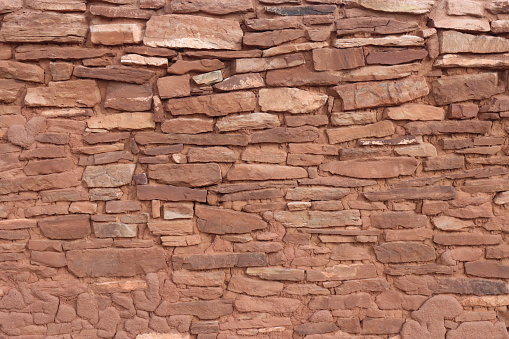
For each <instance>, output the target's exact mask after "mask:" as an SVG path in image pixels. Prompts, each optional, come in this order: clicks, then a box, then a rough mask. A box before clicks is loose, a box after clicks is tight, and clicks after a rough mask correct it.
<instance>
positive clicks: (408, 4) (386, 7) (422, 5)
mask: <svg viewBox="0 0 509 339" xmlns="http://www.w3.org/2000/svg"><path fill="white" fill-rule="evenodd" d="M352 2H354V3H356V4H358V5H359V6H361V7H364V8H367V9H371V10H374V11H382V12H389V13H409V14H425V13H428V12H429V11H430V10H431V8H432V7H433V5H434V4H435V0H423V1H413V0H353V1H352Z"/></svg>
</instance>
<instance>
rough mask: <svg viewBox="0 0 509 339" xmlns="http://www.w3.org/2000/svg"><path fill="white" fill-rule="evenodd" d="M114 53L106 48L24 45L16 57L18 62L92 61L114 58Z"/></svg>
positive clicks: (17, 50)
mask: <svg viewBox="0 0 509 339" xmlns="http://www.w3.org/2000/svg"><path fill="white" fill-rule="evenodd" d="M113 55H114V53H113V52H112V51H111V50H109V49H104V48H85V47H66V46H58V45H46V46H39V45H37V46H36V45H22V46H19V47H18V48H16V52H15V53H14V56H15V58H16V60H21V61H23V60H39V59H70V60H79V59H90V58H100V57H102V56H113Z"/></svg>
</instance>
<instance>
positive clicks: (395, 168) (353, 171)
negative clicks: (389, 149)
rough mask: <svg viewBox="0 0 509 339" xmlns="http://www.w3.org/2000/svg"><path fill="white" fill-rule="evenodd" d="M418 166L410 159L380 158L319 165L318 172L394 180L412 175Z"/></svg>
mask: <svg viewBox="0 0 509 339" xmlns="http://www.w3.org/2000/svg"><path fill="white" fill-rule="evenodd" d="M419 164H420V161H419V160H417V159H415V158H412V157H380V158H377V159H373V160H371V159H360V160H347V161H331V162H328V163H325V164H322V165H320V170H322V171H327V172H330V173H333V174H338V175H344V176H347V177H354V178H362V179H375V178H395V177H398V176H401V175H412V174H413V173H414V172H415V170H416V169H417V166H419Z"/></svg>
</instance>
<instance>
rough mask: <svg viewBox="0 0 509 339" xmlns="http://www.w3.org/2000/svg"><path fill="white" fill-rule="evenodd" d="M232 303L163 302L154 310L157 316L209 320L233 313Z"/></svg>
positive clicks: (215, 301) (224, 300)
mask: <svg viewBox="0 0 509 339" xmlns="http://www.w3.org/2000/svg"><path fill="white" fill-rule="evenodd" d="M232 303H233V301H232V300H230V299H219V300H214V301H191V302H177V303H175V302H169V301H163V302H162V303H161V304H160V305H159V307H158V308H157V309H156V310H155V314H157V315H158V316H165V317H166V316H172V315H180V314H188V315H195V316H197V317H198V318H200V319H204V320H209V319H217V318H219V317H222V316H225V315H228V314H231V313H233V305H232Z"/></svg>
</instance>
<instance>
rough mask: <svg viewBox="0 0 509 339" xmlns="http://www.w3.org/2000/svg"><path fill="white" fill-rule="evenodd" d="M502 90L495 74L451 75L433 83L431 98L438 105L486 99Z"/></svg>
mask: <svg viewBox="0 0 509 339" xmlns="http://www.w3.org/2000/svg"><path fill="white" fill-rule="evenodd" d="M504 90H505V88H504V86H502V85H500V84H499V78H498V74H497V73H479V74H465V75H453V76H449V77H445V78H440V79H437V80H435V81H434V82H433V96H434V97H435V100H436V102H437V104H438V105H447V104H450V103H453V102H460V101H467V100H481V99H486V98H489V97H491V96H493V95H495V94H499V93H502V92H504Z"/></svg>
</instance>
